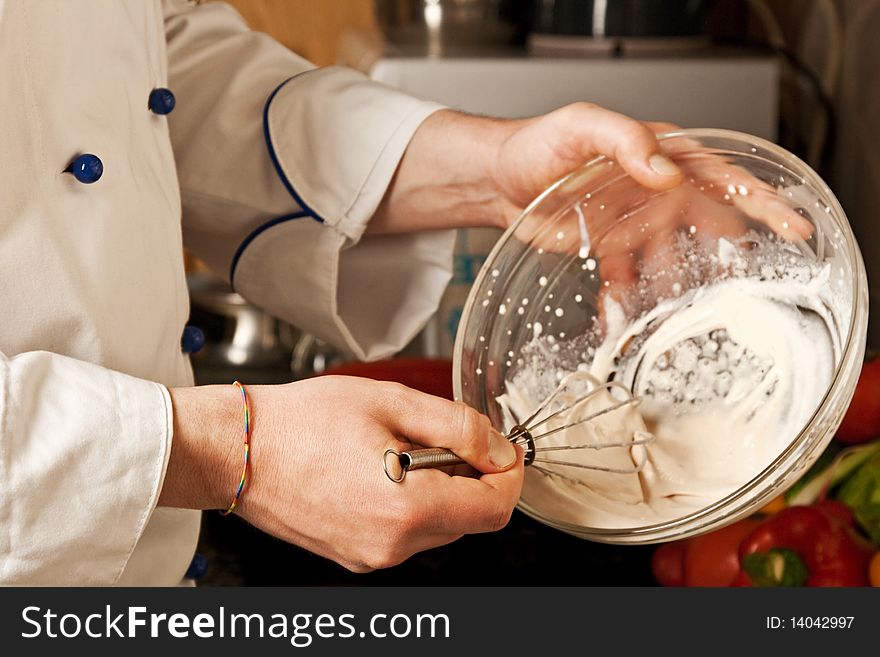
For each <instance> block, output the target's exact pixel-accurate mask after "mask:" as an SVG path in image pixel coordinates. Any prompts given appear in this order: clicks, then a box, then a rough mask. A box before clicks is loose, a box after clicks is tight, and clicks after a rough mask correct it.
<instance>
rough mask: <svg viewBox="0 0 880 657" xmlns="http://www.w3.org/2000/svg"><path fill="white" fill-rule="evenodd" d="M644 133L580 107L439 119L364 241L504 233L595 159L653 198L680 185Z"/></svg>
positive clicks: (418, 140) (412, 151)
mask: <svg viewBox="0 0 880 657" xmlns="http://www.w3.org/2000/svg"><path fill="white" fill-rule="evenodd" d="M662 129H663V124H647V123H641V122H640V121H636V120H635V119H631V118H629V117H626V116H624V115H622V114H618V113H616V112H612V111H610V110H606V109H602V108H601V107H597V106H595V105H591V104H589V103H575V104H573V105H568V106H566V107H563V108H561V109H558V110H556V111H554V112H550V113H549V114H545V115H543V116H539V117H536V118H531V119H521V120H502V119H490V118H485V117H477V116H469V115H467V114H462V113H460V112H454V111H451V110H441V111H439V112H436V113H435V114H433V115H431V116H430V117H428V119H426V120H425V122H424V123H423V124H422V126H421V127H420V128H419V129H418V130H417V131H416V133H415V135H414V136H413V139H412V142H411V143H410V145H409V147H408V148H407V151H406V153H405V154H404V157H403V159H402V161H401V163H400V166H399V167H398V171H397V174H396V175H395V179H394V181H393V182H392V184H391V187H390V188H389V190H388V192H387V194H386V195H385V199H384V201H383V202H382V204H381V206H380V207H379V209H378V211H377V212H376V214H375V216H374V217H373V218H372V219H371V220H370V223H369V224H368V226H367V231H368V232H369V233H375V234H381V233H401V232H409V231H414V230H431V229H439V228H466V227H469V226H495V227H498V228H506V227H507V226H509V225H510V224H511V223H512V222H513V221H514V220H515V219H516V218H517V216H519V214H520V212H522V210H523V209H524V208H525V207H526V205H528V204H529V203H530V202H531V201H532V200H533V199H534V198H535V197H536V196H537V195H538V194H540V193H541V192H543V191H544V190H545V189H546V188H547V187H548V186H549V185H550V184H552V183H554V182H555V181H556V180H558V179H559V178H561V177H562V176H564V175H565V174H567V173H570V172H571V171H574V170H575V169H577V168H579V167H580V166H582V165H583V164H585V163H586V162H588V161H590V160H592V159H593V158H595V157H597V156H599V155H605V156H607V157H609V158H611V159H614V160H616V161H617V162H619V163H620V165H621V166H622V167H623V168H624V170H625V171H626V172H627V173H629V174H630V175H631V176H632V177H633V178H635V179H636V180H637V181H638V182H640V183H641V184H643V185H645V186H647V187H649V188H651V189H656V190H665V189H670V188H672V187H675V186H676V185H678V184H679V183H680V182H681V172H680V171H679V169H678V167H676V165H675V164H674V163H673V162H672V161H671V160H670V159H669V158H667V157H666V156H665V155H663V154H662V153H661V150H660V146H659V144H658V143H657V138H656V137H655V134H654V133H655V132H657V131H660V130H662Z"/></svg>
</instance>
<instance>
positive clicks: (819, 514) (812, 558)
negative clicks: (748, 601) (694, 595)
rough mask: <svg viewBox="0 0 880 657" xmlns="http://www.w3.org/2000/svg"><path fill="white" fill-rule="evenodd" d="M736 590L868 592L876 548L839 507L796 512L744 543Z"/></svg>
mask: <svg viewBox="0 0 880 657" xmlns="http://www.w3.org/2000/svg"><path fill="white" fill-rule="evenodd" d="M739 555H740V564H741V566H742V570H741V572H740V574H739V576H738V577H737V580H736V581H735V582H734V584H735V585H745V586H748V585H754V586H804V585H806V586H865V585H867V584H868V561H869V559H870V556H871V547H870V546H869V544H868V543H867V541H865V540H864V539H862V538H861V537H860V536H858V535H857V534H856V533H855V531H854V530H853V529H852V527H851V526H850V524H849V518H848V517H847V515H846V513H844V510H842V509H838V508H836V507H835V506H834V503H830V505H829V503H823V506H792V507H789V508H787V509H783V510H782V511H780V512H779V513H777V514H776V515H774V516H772V517H770V518H768V519H766V520H764V521H763V522H762V523H761V524H760V525H758V527H756V528H755V529H754V530H753V531H752V532H751V534H749V535H748V536H746V537H745V539H743V542H742V543H741V544H740V549H739Z"/></svg>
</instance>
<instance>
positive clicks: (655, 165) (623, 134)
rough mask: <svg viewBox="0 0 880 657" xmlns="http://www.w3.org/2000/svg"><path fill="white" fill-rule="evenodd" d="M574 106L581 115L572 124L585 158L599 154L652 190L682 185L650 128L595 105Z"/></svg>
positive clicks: (680, 176) (678, 171) (675, 170)
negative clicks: (613, 161)
mask: <svg viewBox="0 0 880 657" xmlns="http://www.w3.org/2000/svg"><path fill="white" fill-rule="evenodd" d="M573 107H574V108H575V110H576V111H579V112H580V113H582V116H580V117H578V120H575V121H572V123H571V125H572V127H573V129H574V130H575V131H576V135H577V138H578V139H579V141H580V144H581V148H582V150H583V152H584V155H585V156H592V155H593V154H595V153H599V154H601V155H605V156H606V157H609V158H611V159H613V160H616V161H617V162H618V163H619V164H620V166H621V167H623V170H624V171H626V172H627V173H628V174H629V175H630V176H632V177H633V178H634V179H635V180H636V181H637V182H639V183H640V184H642V185H644V186H646V187H649V188H651V189H657V190H665V189H671V188H672V187H675V186H676V185H678V184H679V183H680V182H681V180H682V173H681V170H680V169H679V168H678V166H677V165H676V164H675V163H674V162H673V161H672V160H671V159H670V158H669V157H667V156H666V155H664V154H663V153H662V152H661V149H660V144H659V142H658V141H657V137H656V135H655V134H654V132H653V130H652V129H651V128H650V127H648V126H647V125H645V124H644V123H642V122H640V121H637V120H636V119H632V118H630V117H628V116H625V115H623V114H619V113H617V112H612V111H611V110H607V109H604V108H602V107H597V106H595V105H585V104H577V105H575V106H573Z"/></svg>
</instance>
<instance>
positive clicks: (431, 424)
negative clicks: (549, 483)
mask: <svg viewBox="0 0 880 657" xmlns="http://www.w3.org/2000/svg"><path fill="white" fill-rule="evenodd" d="M383 385H385V386H386V389H387V390H388V392H387V394H386V395H385V404H384V413H383V416H382V417H381V418H380V420H381V421H382V422H383V423H384V424H385V426H386V427H387V428H388V429H389V430H390V431H391V432H392V433H394V434H396V435H398V436H400V437H402V438H406V439H408V440H410V441H412V442H414V443H418V444H419V445H424V446H426V447H445V448H446V449H450V450H452V451H453V452H455V453H456V454H457V455H458V456H459V457H460V458H462V459H464V460H465V461H467V462H468V463H469V464H470V465H472V466H473V467H475V468H476V469H477V470H479V471H480V472H500V471H502V470H506V469H508V468H510V467H511V466H513V465H514V464H515V463H516V456H517V453H516V450H515V449H514V446H513V445H512V444H511V443H510V441H508V440H507V439H506V438H505V437H504V436H502V435H501V434H500V433H498V432H497V431H496V430H495V428H494V427H493V426H492V424H491V423H490V422H489V418H487V417H486V416H485V415H482V414H480V413H478V412H477V411H476V410H474V409H473V408H471V407H470V406H468V405H467V404H465V403H463V402H451V401H448V400H446V399H441V398H440V397H434V396H433V395H428V394H425V393H423V392H419V391H418V390H413V389H411V388H407V387H405V386H401V385H397V384H393V383H387V384H383Z"/></svg>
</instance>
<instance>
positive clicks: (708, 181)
mask: <svg viewBox="0 0 880 657" xmlns="http://www.w3.org/2000/svg"><path fill="white" fill-rule="evenodd" d="M661 143H662V145H663V149H664V151H665V152H666V153H667V154H668V155H669V156H670V157H671V158H672V159H673V160H674V161H675V162H676V163H677V164H678V165H679V167H681V168H682V170H683V172H684V174H685V178H684V182H683V183H682V186H681V187H679V188H676V189H675V190H671V191H667V192H656V191H651V190H648V189H646V188H644V187H642V186H641V185H639V184H638V183H637V182H636V181H635V180H633V179H632V178H631V177H629V176H628V175H627V174H626V173H625V172H624V171H623V170H622V168H621V167H620V166H619V165H617V164H616V163H615V162H612V161H610V160H607V159H605V158H598V159H596V160H593V161H592V162H589V163H588V164H587V165H585V166H584V167H582V168H581V169H580V170H578V171H575V172H574V173H572V174H570V175H569V176H567V177H565V178H564V179H562V180H560V181H558V182H557V183H556V184H554V185H553V186H552V187H550V188H549V189H548V190H547V191H545V192H544V193H543V194H542V195H541V196H540V197H538V198H537V199H536V200H535V201H534V202H533V203H532V204H531V205H530V206H529V207H528V208H527V209H526V210H525V211H524V213H523V214H522V216H520V217H519V219H518V220H517V221H516V223H515V224H514V225H513V226H512V227H511V228H510V229H508V230H507V232H506V233H505V234H504V236H503V237H502V238H501V239H500V241H499V242H498V244H497V245H496V246H495V248H494V249H493V251H492V253H491V254H490V255H489V258H488V259H487V261H486V263H485V265H484V266H483V268H482V270H481V272H480V274H479V276H478V277H477V280H476V282H475V284H474V286H473V289H472V290H471V293H470V296H469V298H468V300H467V303H466V305H465V307H464V312H463V314H462V318H461V323H460V325H459V329H458V335H457V339H456V344H455V355H454V359H453V363H454V371H453V384H454V390H455V397H456V399H460V400H463V401H464V402H466V403H467V404H469V405H471V406H473V407H475V408H476V409H478V410H479V411H481V412H482V413H485V414H486V415H488V416H489V418H490V419H491V421H492V423H493V424H494V425H495V426H496V428H498V429H499V430H501V431H505V430H507V429H509V428H510V427H508V426H505V421H504V416H503V412H502V408H501V407H500V405H499V403H498V401H497V398H498V397H499V396H500V395H502V394H503V393H504V392H505V381H506V379H507V377H508V375H509V374H511V373H513V372H515V370H516V368H517V367H518V366H520V365H521V364H522V363H521V362H518V361H519V360H520V359H519V356H520V354H521V353H523V349H524V347H525V346H526V345H527V344H528V343H529V341H531V340H532V339H533V337H534V335H535V324H536V323H539V324H540V327H541V329H542V331H543V334H544V335H545V336H546V335H548V334H552V335H555V336H558V337H559V338H560V340H564V339H565V336H566V335H568V336H574V335H577V334H583V333H584V332H585V330H587V329H589V327H595V326H597V325H598V326H601V323H602V321H603V319H602V317H601V316H600V313H599V307H600V306H601V303H600V299H601V298H602V297H603V295H605V294H609V293H611V294H617V295H618V296H619V298H626V299H628V301H627V302H626V303H624V304H623V305H624V306H625V308H626V312H627V314H628V315H629V316H630V317H631V318H636V317H639V316H640V315H641V314H644V313H645V312H647V311H649V310H650V309H651V308H652V307H653V306H654V305H656V303H657V302H658V301H659V300H660V299H662V298H663V297H664V295H668V294H670V290H669V287H668V285H667V286H665V287H664V286H663V285H660V286H658V285H656V284H654V285H651V284H647V285H646V284H644V283H645V280H646V279H647V278H650V277H651V276H653V275H654V274H656V270H657V265H656V258H657V252H658V251H662V249H660V248H659V246H658V245H660V244H661V243H664V241H666V242H668V240H669V239H670V238H671V237H673V236H674V238H675V239H678V240H689V241H688V244H689V245H690V246H688V248H687V250H677V251H676V250H675V249H671V250H670V249H666V250H665V251H663V253H664V258H666V261H665V264H664V265H663V266H669V265H670V264H673V265H675V266H676V267H677V271H679V272H681V271H684V272H686V275H684V276H679V278H678V279H676V285H678V286H683V287H684V288H685V290H686V289H688V288H691V287H697V286H700V285H701V284H702V283H705V282H708V281H710V280H711V279H712V277H713V276H715V275H717V270H712V268H706V267H703V266H701V265H700V264H699V258H698V259H697V261H696V264H695V261H694V253H697V254H698V255H699V254H700V253H708V252H717V248H718V240H719V238H720V237H723V236H726V235H727V232H728V231H730V230H735V231H739V232H740V233H742V232H743V231H752V233H751V234H755V233H757V234H771V233H773V234H775V235H776V236H777V238H778V237H779V236H783V237H785V238H786V243H789V242H790V245H791V247H790V248H792V249H796V250H797V252H798V253H799V254H802V255H804V256H806V257H809V258H812V259H814V260H815V261H817V262H827V263H830V265H831V277H830V280H829V281H828V285H831V286H834V290H835V292H834V294H835V298H836V299H837V300H838V302H839V303H837V304H836V305H837V310H836V312H835V322H836V323H837V332H838V335H839V338H840V352H839V354H838V355H837V359H836V363H835V370H834V375H833V379H832V382H831V384H830V386H829V387H828V389H827V391H826V393H825V395H824V397H823V398H822V399H821V402H820V403H819V404H818V405H817V407H816V409H815V412H814V414H813V415H812V418H810V419H809V421H808V422H807V423H806V425H805V426H804V427H803V429H802V430H801V431H800V432H799V433H798V434H797V435H793V436H791V437H790V441H789V442H788V443H787V446H785V447H784V448H783V449H781V451H780V453H779V454H778V456H777V457H776V458H775V459H774V460H773V461H772V462H771V463H768V464H767V466H766V468H764V470H763V471H762V472H760V474H758V475H757V476H755V477H754V478H752V479H751V480H750V481H748V482H747V483H746V484H744V485H742V486H741V487H740V488H739V489H737V490H735V491H734V492H732V493H730V494H729V495H727V496H726V497H724V498H723V499H719V500H717V501H716V502H714V503H711V504H709V505H707V506H706V507H705V508H702V509H700V510H698V511H696V512H691V513H688V514H687V515H684V516H682V517H679V518H675V519H673V520H668V521H663V522H658V523H656V524H650V525H645V526H635V527H625V528H614V529H609V528H602V527H587V526H581V525H577V524H572V523H571V522H568V521H565V520H562V519H560V518H559V517H556V515H557V514H555V513H554V511H553V510H552V509H546V508H539V506H536V505H535V504H533V503H532V502H530V500H529V499H528V497H527V496H526V495H524V496H523V497H522V498H521V500H520V504H519V508H520V509H521V510H522V511H524V512H525V513H526V514H528V515H529V516H532V517H533V518H535V519H537V520H539V521H541V522H543V523H545V524H548V525H550V526H553V527H556V528H558V529H560V530H563V531H565V532H568V533H571V534H574V535H576V536H580V537H582V538H586V539H590V540H594V541H600V542H607V543H632V544H636V543H653V542H661V541H667V540H673V539H678V538H684V537H687V536H692V535H696V534H700V533H703V532H707V531H710V530H712V529H716V528H718V527H720V526H723V525H725V524H728V523H731V522H733V521H735V520H737V519H739V518H741V517H743V516H745V515H747V514H749V513H751V512H754V511H755V510H756V509H758V508H760V507H761V506H762V505H764V504H766V503H767V502H768V501H769V500H770V499H772V498H773V497H775V496H777V495H779V494H780V493H782V492H783V491H784V490H785V489H786V488H788V487H789V486H790V485H791V484H792V483H794V481H795V480H796V479H797V478H798V477H799V476H800V475H802V474H803V473H804V472H805V470H806V469H807V468H809V466H810V465H811V464H812V463H813V462H814V461H815V460H816V459H817V458H818V457H819V455H820V454H821V452H822V451H823V449H824V448H825V447H826V445H827V444H828V442H829V441H830V440H831V438H832V436H833V433H834V431H835V430H836V428H837V426H838V425H839V423H840V421H841V419H842V416H843V413H844V412H845V410H846V407H847V405H848V404H849V401H850V399H851V398H852V394H853V390H854V388H855V384H856V380H857V378H858V373H859V370H860V366H861V362H862V359H863V356H864V349H865V333H866V326H867V316H868V298H867V281H866V277H865V269H864V264H863V262H862V257H861V254H860V253H859V249H858V246H857V244H856V241H855V238H854V237H853V234H852V231H851V230H850V226H849V223H848V222H847V219H846V216H845V215H844V213H843V210H842V209H841V207H840V204H839V203H838V201H837V199H836V198H835V197H834V195H833V194H832V192H831V190H830V189H828V187H827V185H826V184H825V183H824V182H823V181H822V180H821V178H820V177H819V176H818V175H817V174H816V173H815V172H814V171H813V170H812V169H810V168H809V167H808V166H807V165H806V164H805V163H804V162H802V161H801V160H799V159H798V158H796V157H795V156H793V155H792V154H791V153H788V152H787V151H785V150H783V149H781V148H779V147H778V146H776V145H774V144H772V143H769V142H767V141H764V140H762V139H759V138H756V137H752V136H750V135H746V134H741V133H737V132H732V131H727V130H702V129H701V130H681V131H678V132H671V133H667V134H664V135H662V136H661ZM787 212H796V213H797V215H798V216H799V217H803V218H804V219H806V220H807V221H809V223H810V224H812V225H811V226H810V225H809V224H804V225H806V226H808V230H807V231H806V233H807V234H809V233H811V234H809V237H808V238H807V239H802V238H800V237H798V236H797V235H796V234H795V233H796V230H795V229H796V226H794V225H791V224H796V223H797V221H800V220H799V219H798V218H797V217H794V216H793V215H786V213H787ZM786 217H788V219H789V220H791V219H792V218H793V219H794V220H793V221H789V220H786ZM802 223H803V222H802ZM805 236H806V235H805ZM688 254H689V255H688ZM670 257H671V258H679V259H680V260H681V261H680V262H674V263H670V262H669V260H668V259H669V258H670ZM687 258H690V260H685V259H687ZM652 263H653V264H652ZM652 272H653V274H652ZM667 282H668V281H667ZM636 290H637V292H636ZM675 293H681V289H680V288H679V289H676V290H675ZM523 299H526V300H528V301H527V302H526V303H525V304H524V303H523ZM571 365H572V367H574V363H572V364H571ZM786 439H787V437H786ZM526 476H527V477H532V476H541V475H540V474H539V473H537V472H533V471H530V470H529V469H528V468H527V470H526Z"/></svg>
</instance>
